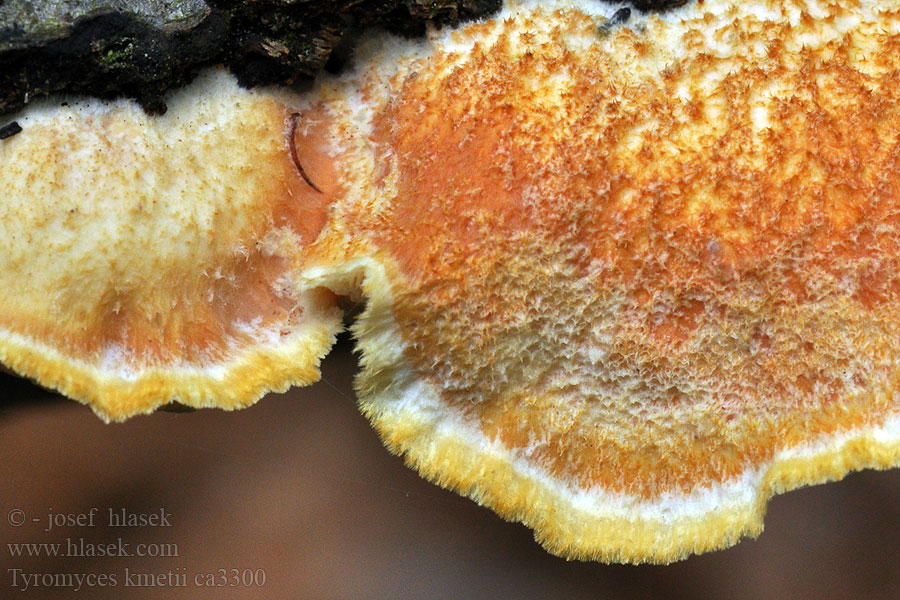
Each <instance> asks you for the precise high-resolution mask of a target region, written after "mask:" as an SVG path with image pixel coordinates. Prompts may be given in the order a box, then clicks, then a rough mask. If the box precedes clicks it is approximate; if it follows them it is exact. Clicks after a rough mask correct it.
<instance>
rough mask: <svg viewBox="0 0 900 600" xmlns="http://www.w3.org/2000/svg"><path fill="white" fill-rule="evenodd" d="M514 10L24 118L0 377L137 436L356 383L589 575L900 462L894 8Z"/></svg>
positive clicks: (461, 480) (381, 420) (439, 478)
mask: <svg viewBox="0 0 900 600" xmlns="http://www.w3.org/2000/svg"><path fill="white" fill-rule="evenodd" d="M616 14H617V7H616V6H612V5H606V4H602V3H595V2H592V1H574V0H573V1H556V2H540V3H539V2H508V3H507V5H506V6H505V7H504V9H503V11H502V12H501V13H500V14H499V15H496V16H495V17H493V18H491V19H489V20H483V21H480V22H475V23H470V24H466V25H463V26H460V27H458V28H456V29H454V30H444V31H432V32H430V34H429V36H428V37H427V39H426V40H424V41H402V40H398V39H394V38H390V37H387V36H386V35H381V36H372V37H370V38H369V39H366V40H365V41H363V42H362V43H361V46H360V47H359V49H358V50H357V58H356V64H355V66H354V68H353V70H352V72H350V73H347V74H344V75H342V76H339V77H324V78H320V79H319V80H318V81H317V83H316V84H315V86H314V88H313V89H312V90H309V91H306V92H302V93H300V92H292V91H289V90H283V89H269V90H263V91H248V90H245V89H241V88H240V87H239V86H238V85H237V84H236V83H235V82H234V80H233V78H232V77H231V76H230V75H228V74H226V73H224V72H222V71H218V72H210V73H206V74H205V75H203V76H202V77H201V78H200V79H199V80H198V81H197V82H195V83H194V84H193V85H192V86H191V87H190V88H188V89H186V90H183V91H181V92H178V93H177V94H176V95H174V96H173V97H172V98H171V99H170V102H169V106H170V109H169V112H168V113H167V114H166V115H164V116H148V115H146V114H144V113H142V112H141V110H140V109H139V108H138V107H137V106H136V105H135V104H133V103H131V102H128V101H116V102H101V101H95V100H90V99H68V102H67V103H65V104H64V105H60V103H59V102H56V103H51V102H44V103H40V104H39V103H35V105H33V106H31V107H29V108H28V109H27V110H25V111H23V112H22V113H20V114H18V115H15V119H16V121H17V122H18V123H19V124H20V125H21V128H22V131H21V133H19V134H18V135H16V136H13V137H10V138H8V139H6V140H3V141H2V142H0V211H2V219H0V229H2V235H0V361H2V363H3V364H4V365H6V366H7V367H8V368H11V369H13V370H14V371H16V372H18V373H20V374H22V375H24V376H27V377H31V378H33V379H35V380H37V381H38V382H40V383H41V384H43V385H45V386H48V387H52V388H55V389H58V390H59V391H61V392H62V393H63V394H65V395H67V396H70V397H71V398H74V399H76V400H79V401H81V402H84V403H86V404H88V405H90V406H91V408H93V410H94V411H96V413H97V414H98V415H99V416H100V417H101V418H103V419H106V420H121V419H125V418H128V417H130V416H132V415H136V414H139V413H147V412H150V411H153V410H154V409H156V408H158V407H160V406H161V405H164V404H166V403H169V402H171V401H178V402H180V403H182V404H185V405H189V406H194V407H221V408H226V409H233V408H239V407H244V406H247V405H249V404H251V403H253V402H255V401H256V400H257V399H258V398H260V397H261V396H262V395H263V394H265V393H266V392H268V391H271V390H284V389H285V388H287V387H288V386H291V385H307V384H310V383H313V382H314V381H316V380H317V378H318V377H319V371H318V364H319V361H320V360H321V359H322V357H323V356H324V355H325V354H326V353H327V352H328V350H329V348H330V346H331V345H332V343H333V341H334V338H335V336H336V335H337V333H338V332H339V331H340V330H341V328H342V326H343V325H342V314H341V310H340V308H339V300H340V297H343V296H351V297H355V298H362V299H364V300H365V310H364V311H363V312H362V314H361V315H359V317H358V319H357V320H356V321H355V324H354V325H353V326H352V331H353V333H354V335H355V337H356V340H357V342H358V346H359V349H360V350H361V364H362V372H361V373H360V375H359V376H358V380H357V386H356V387H357V391H358V395H359V405H360V408H361V410H362V411H363V413H364V414H365V415H366V416H367V417H368V418H369V419H370V420H371V422H372V424H373V425H374V426H375V427H376V429H377V430H378V432H379V433H380V435H381V436H382V439H383V440H384V442H385V444H386V445H387V446H388V448H390V449H391V450H392V451H394V452H396V453H399V454H402V455H403V456H404V457H405V459H406V461H407V462H408V464H409V465H411V466H412V467H414V468H415V469H417V470H418V471H419V472H420V473H421V474H423V475H424V476H426V477H428V478H429V479H431V480H433V481H435V482H437V483H439V484H440V485H443V486H447V487H450V488H453V489H454V490H457V491H458V492H460V493H462V494H465V495H467V496H469V497H471V498H473V499H475V500H476V501H478V502H480V503H482V504H484V505H486V506H489V507H491V508H492V509H494V510H495V511H497V512H498V513H499V514H500V515H502V516H503V517H505V518H508V519H512V520H517V521H522V522H524V523H525V524H527V525H528V526H529V527H532V528H533V529H534V531H535V536H536V538H537V539H538V541H539V542H540V543H541V544H543V545H544V546H545V547H546V548H547V549H548V550H549V551H551V552H554V553H557V554H560V555H562V556H566V557H569V558H580V559H595V560H603V561H625V562H642V561H652V562H668V561H672V560H676V559H680V558H683V557H685V556H687V555H689V554H691V553H697V552H704V551H708V550H712V549H716V548H722V547H725V546H728V545H731V544H733V543H735V542H737V541H738V540H739V539H740V538H741V537H742V536H748V535H749V536H753V535H757V534H758V533H759V532H760V531H761V530H762V518H763V514H764V512H765V505H766V502H767V500H768V499H769V498H770V497H771V496H772V495H773V494H775V493H779V492H783V491H787V490H790V489H792V488H796V487H798V486H802V485H807V484H813V483H818V482H822V481H826V480H830V479H836V478H840V477H842V476H844V475H845V474H846V473H847V472H849V471H851V470H854V469H861V468H872V467H874V468H889V467H893V466H897V465H898V463H900V2H880V1H878V2H876V1H875V0H819V1H817V2H805V1H802V0H788V1H785V2H780V1H778V2H776V1H774V0H772V1H770V0H751V1H737V0H734V1H729V0H706V1H704V2H699V1H698V2H689V3H687V4H685V5H684V6H682V7H679V8H676V9H673V10H671V11H668V12H665V13H662V14H656V15H650V14H642V13H638V12H637V11H634V13H633V14H631V15H626V14H624V13H622V12H618V16H617V17H615V19H612V22H610V19H611V18H612V17H614V15H616Z"/></svg>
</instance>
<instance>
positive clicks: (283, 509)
mask: <svg viewBox="0 0 900 600" xmlns="http://www.w3.org/2000/svg"><path fill="white" fill-rule="evenodd" d="M356 370H357V364H356V358H355V356H354V355H353V354H352V353H351V346H350V343H349V341H348V340H346V339H343V340H342V341H341V342H340V343H339V344H338V346H337V347H336V348H335V350H334V352H333V353H332V354H331V355H330V356H329V357H328V358H327V359H326V360H325V362H324V364H323V380H322V381H321V382H319V383H318V384H316V385H314V386H311V387H307V388H303V389H295V390H292V391H290V392H288V393H286V394H281V395H270V396H268V397H266V398H264V399H263V400H261V401H260V402H259V403H258V404H256V405H255V406H254V407H252V408H250V409H247V410H243V411H238V412H234V413H227V412H222V411H218V410H202V411H197V412H191V413H170V412H159V413H156V414H154V415H151V416H146V417H138V418H135V419H132V420H131V421H128V422H126V423H124V424H115V425H105V424H103V423H102V422H101V421H100V420H99V419H98V418H97V417H95V416H94V414H93V413H92V412H91V411H90V409H88V408H86V407H84V406H82V405H80V404H77V403H75V402H72V401H69V400H65V399H62V398H60V397H58V396H55V395H53V394H51V393H49V392H47V391H45V390H42V389H41V388H38V387H35V386H32V385H30V384H29V383H27V382H25V381H22V380H20V379H16V378H14V377H11V376H6V375H0V386H2V387H0V539H2V541H3V545H2V546H0V567H2V568H0V573H2V577H3V580H2V584H0V598H63V597H82V598H129V599H130V598H161V597H165V598H192V599H193V598H272V599H279V598H290V599H294V598H361V599H362V598H364V599H380V598H385V599H387V598H510V597H515V598H523V599H524V598H547V597H565V598H615V599H629V598H728V599H739V598H793V599H805V598H810V599H812V598H814V599H828V598H866V599H872V600H875V599H881V598H884V599H898V598H900V470H894V471H885V472H873V471H867V472H861V473H856V474H853V475H851V476H849V477H848V478H847V479H845V480H844V481H842V482H839V483H832V484H829V485H824V486H817V487H813V488H806V489H802V490H797V491H795V492H792V493H790V494H787V495H784V496H779V497H776V498H775V499H774V500H773V501H772V503H771V504H770V506H769V512H768V515H767V517H766V530H765V532H764V533H763V534H762V536H761V537H760V538H759V539H758V540H745V541H743V542H742V543H740V544H738V545H737V546H735V547H733V548H731V549H729V550H724V551H720V552H714V553H711V554H706V555H702V556H694V557H691V558H689V559H687V560H685V561H682V562H680V563H676V564H673V565H669V566H650V565H643V566H627V565H625V566H623V565H602V564H592V563H580V562H567V561H565V560H562V559H559V558H556V557H554V556H551V555H549V554H547V553H546V552H544V551H543V550H542V549H541V548H540V547H539V546H538V545H537V544H536V543H535V542H534V540H533V538H532V535H531V532H530V531H529V530H528V529H526V528H525V527H523V526H522V525H519V524H513V523H506V522H504V521H502V520H501V519H500V518H499V517H497V516H496V515H494V514H493V513H492V512H491V511H489V510H486V509H484V508H481V507H479V506H477V505H476V504H474V503H473V502H471V501H469V500H466V499H464V498H461V497H459V496H457V495H456V494H454V493H452V492H448V491H446V490H442V489H440V488H438V487H436V486H434V485H432V484H430V483H428V482H426V481H424V480H422V479H421V478H419V476H418V475H416V474H415V473H414V472H413V471H411V470H409V469H408V468H407V467H405V466H404V464H403V461H402V460H401V459H400V458H398V457H396V456H393V455H391V454H390V453H388V452H387V451H386V450H385V449H384V447H383V446H382V445H381V443H380V441H379V440H378V437H377V436H376V434H375V433H374V431H373V430H372V429H371V428H370V427H369V425H368V423H367V422H366V420H365V419H364V418H363V417H362V416H360V415H359V413H358V412H357V410H356V406H355V399H354V394H353V389H352V378H353V375H354V373H355V372H356ZM91 508H97V512H96V513H95V519H94V526H93V527H88V526H81V527H79V526H78V525H77V524H76V525H72V526H58V527H54V528H53V529H51V531H44V530H45V529H47V527H48V522H47V519H48V513H51V512H52V513H53V514H60V513H61V514H71V515H73V516H77V515H79V514H84V515H87V514H88V513H89V511H90V509H91ZM110 509H112V510H113V511H115V512H117V513H121V511H122V509H125V510H126V511H128V512H130V513H145V514H159V513H160V511H161V510H163V511H165V513H167V514H168V515H170V517H167V518H168V520H170V522H171V527H154V526H144V527H140V526H138V527H127V528H112V527H108V526H107V521H108V511H109V510H110ZM18 511H21V512H18ZM84 518H86V517H84ZM33 519H38V521H37V522H35V521H33ZM21 521H24V522H23V523H22V524H21V525H17V524H18V523H19V522H21ZM67 538H68V539H70V540H72V542H73V543H76V544H79V543H84V544H107V543H112V544H114V545H115V546H116V547H117V548H120V547H124V548H126V549H127V550H128V551H136V549H137V545H138V544H145V545H146V546H144V547H142V548H143V551H144V552H145V553H153V552H161V553H166V554H174V553H175V552H177V556H164V557H163V556H153V557H137V556H134V557H123V556H116V557H105V556H104V557H80V558H73V557H62V556H57V557H52V556H51V557H48V556H46V551H44V550H43V549H40V547H38V548H39V549H38V550H37V551H36V553H37V554H41V556H28V554H29V552H28V549H27V548H26V547H23V546H16V547H15V548H18V550H13V546H10V544H22V543H30V544H42V543H48V544H52V543H61V544H63V546H62V549H61V551H64V550H65V548H66V539H67ZM119 538H121V542H119ZM121 544H124V546H122V545H121ZM82 547H86V546H82ZM34 550H35V548H32V551H34ZM116 551H117V552H118V550H116ZM16 552H20V553H21V554H23V555H22V556H14V554H15V553H16ZM16 569H18V571H15V570H16ZM126 569H128V573H130V574H132V575H134V574H142V575H147V576H151V575H152V576H154V581H156V582H157V583H159V582H160V580H162V585H156V586H147V585H146V583H147V582H148V579H149V577H145V578H144V579H136V578H134V577H132V579H131V581H132V582H134V583H139V584H141V585H138V586H132V587H126V583H127V580H126V577H125V575H126ZM220 569H223V570H224V571H220ZM232 569H236V571H232ZM263 572H264V579H265V583H264V584H263V585H261V586H258V585H254V578H255V583H260V582H261V581H262V577H263V575H261V574H262V573H263ZM60 573H69V574H74V573H93V574H111V575H112V576H114V577H115V579H116V584H117V585H116V586H115V587H106V588H103V587H97V586H90V587H89V586H87V585H84V584H83V585H82V589H81V590H80V591H78V592H75V591H74V590H73V589H72V588H65V587H62V588H60V587H53V586H52V585H51V586H45V585H43V584H42V585H40V586H39V587H37V588H34V589H30V590H27V591H21V587H22V583H23V581H24V579H23V577H24V574H29V575H31V576H32V577H31V579H30V580H31V581H33V580H34V577H33V576H34V575H35V574H41V575H43V574H49V577H44V578H43V580H44V583H45V584H46V583H50V584H55V583H56V582H57V579H54V578H53V577H54V574H60ZM168 573H172V576H168V575H167V574H168ZM160 576H161V577H160ZM14 577H17V578H18V579H17V580H16V581H14ZM56 577H58V575H56ZM157 577H158V578H157ZM198 577H199V578H200V581H201V582H210V581H211V582H212V583H225V586H224V587H208V586H198V585H196V582H197V578H198ZM241 578H243V579H244V581H243V582H241V581H240V580H241ZM38 580H39V581H40V580H41V578H40V577H39V578H38ZM108 581H109V580H107V582H108ZM235 581H237V585H235V586H234V587H232V584H233V583H235ZM16 582H18V587H16V586H14V583H16ZM167 582H168V583H167ZM182 582H186V583H187V585H186V586H180V585H177V586H176V585H175V584H180V583H182ZM248 582H249V583H250V584H251V585H244V583H248Z"/></svg>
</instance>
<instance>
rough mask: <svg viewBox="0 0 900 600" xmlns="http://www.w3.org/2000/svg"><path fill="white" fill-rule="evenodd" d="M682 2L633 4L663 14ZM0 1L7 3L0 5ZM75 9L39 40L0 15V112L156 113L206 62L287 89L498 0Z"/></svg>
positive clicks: (292, 0)
mask: <svg viewBox="0 0 900 600" xmlns="http://www.w3.org/2000/svg"><path fill="white" fill-rule="evenodd" d="M35 1H43V0H35ZM685 1H686V0H635V2H633V4H634V6H635V8H636V9H638V10H664V9H666V8H669V7H672V6H678V5H681V4H684V2H685ZM4 2H12V0H0V8H2V6H3V4H4ZM146 2H147V3H149V4H151V5H152V4H154V3H157V4H158V3H159V2H160V0H146ZM19 4H23V5H26V7H27V4H28V2H23V0H19ZM69 4H70V5H71V4H72V3H71V2H70V3H69ZM84 4H85V5H86V6H95V5H98V6H100V8H99V9H91V10H90V11H88V10H86V13H85V16H84V17H75V18H73V17H72V15H71V14H70V13H63V14H61V15H60V21H61V24H60V25H59V26H58V28H57V29H55V30H54V29H53V28H52V27H51V26H48V27H44V29H43V30H42V31H41V33H40V34H35V33H34V32H32V31H28V30H27V29H26V27H25V26H23V24H22V23H21V22H19V21H17V18H16V17H14V16H13V17H10V16H8V13H9V11H7V16H6V17H5V18H2V19H0V115H2V114H7V113H11V112H14V111H17V110H19V109H21V108H22V107H23V106H25V105H26V104H27V103H28V102H29V101H31V100H33V99H35V98H37V97H40V96H45V95H47V94H51V93H56V92H67V93H75V94H87V95H92V96H99V97H102V98H112V97H117V96H126V97H131V98H135V99H136V100H137V101H138V102H139V103H140V104H141V105H142V106H143V107H144V108H145V109H146V110H147V111H149V112H152V113H162V112H164V111H165V110H166V105H165V103H164V96H165V94H166V92H167V91H168V90H170V89H172V88H174V87H178V86H181V85H184V84H186V83H188V82H189V81H190V80H191V79H193V78H194V76H195V75H196V74H197V72H198V71H199V70H200V69H202V68H203V67H206V66H209V65H214V64H224V65H226V66H227V67H228V68H229V69H230V70H231V71H232V72H233V73H235V75H236V76H237V77H238V80H239V81H240V82H241V83H242V84H244V85H247V86H254V85H264V84H273V83H282V84H291V83H294V82H296V81H298V80H302V79H304V78H311V77H313V76H314V75H315V74H316V73H318V72H319V71H321V70H322V69H323V68H325V69H328V70H331V71H334V70H338V69H340V67H341V65H342V63H343V61H344V60H345V59H346V57H347V56H348V49H349V47H350V46H352V43H353V40H355V39H356V38H357V37H358V33H359V32H360V31H361V30H363V29H365V28H369V27H381V28H385V29H388V30H390V31H393V32H395V33H399V34H402V35H409V36H413V35H420V34H422V33H423V32H424V31H425V26H426V23H428V22H433V23H435V24H436V25H438V26H441V25H452V24H456V23H458V22H460V21H465V20H469V19H473V18H477V17H480V16H484V15H488V14H490V13H492V12H494V11H496V10H497V9H499V7H500V5H501V0H437V1H426V0H243V1H242V0H206V2H205V4H204V3H202V2H201V3H199V4H198V3H197V2H194V3H193V4H192V8H193V9H194V10H195V12H194V14H193V15H189V16H193V18H189V19H185V18H184V15H181V17H180V20H176V19H174V18H173V19H172V20H171V21H165V22H158V20H157V21H153V20H152V19H148V18H147V17H146V15H145V16H141V15H137V14H135V13H133V12H128V11H127V10H122V9H121V8H119V9H118V10H117V7H118V6H120V5H122V4H123V3H122V2H121V1H120V0H119V1H117V0H84ZM169 4H177V2H169ZM10 6H11V5H10ZM198 6H199V7H200V8H201V9H203V10H202V11H200V12H197V11H196V9H197V7H198ZM7 8H9V6H8V7H7ZM13 14H15V13H13ZM3 16H4V15H3V13H0V17H3ZM70 21H71V22H70ZM42 25H43V23H42ZM51 25H52V24H51ZM48 31H49V33H48Z"/></svg>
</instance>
